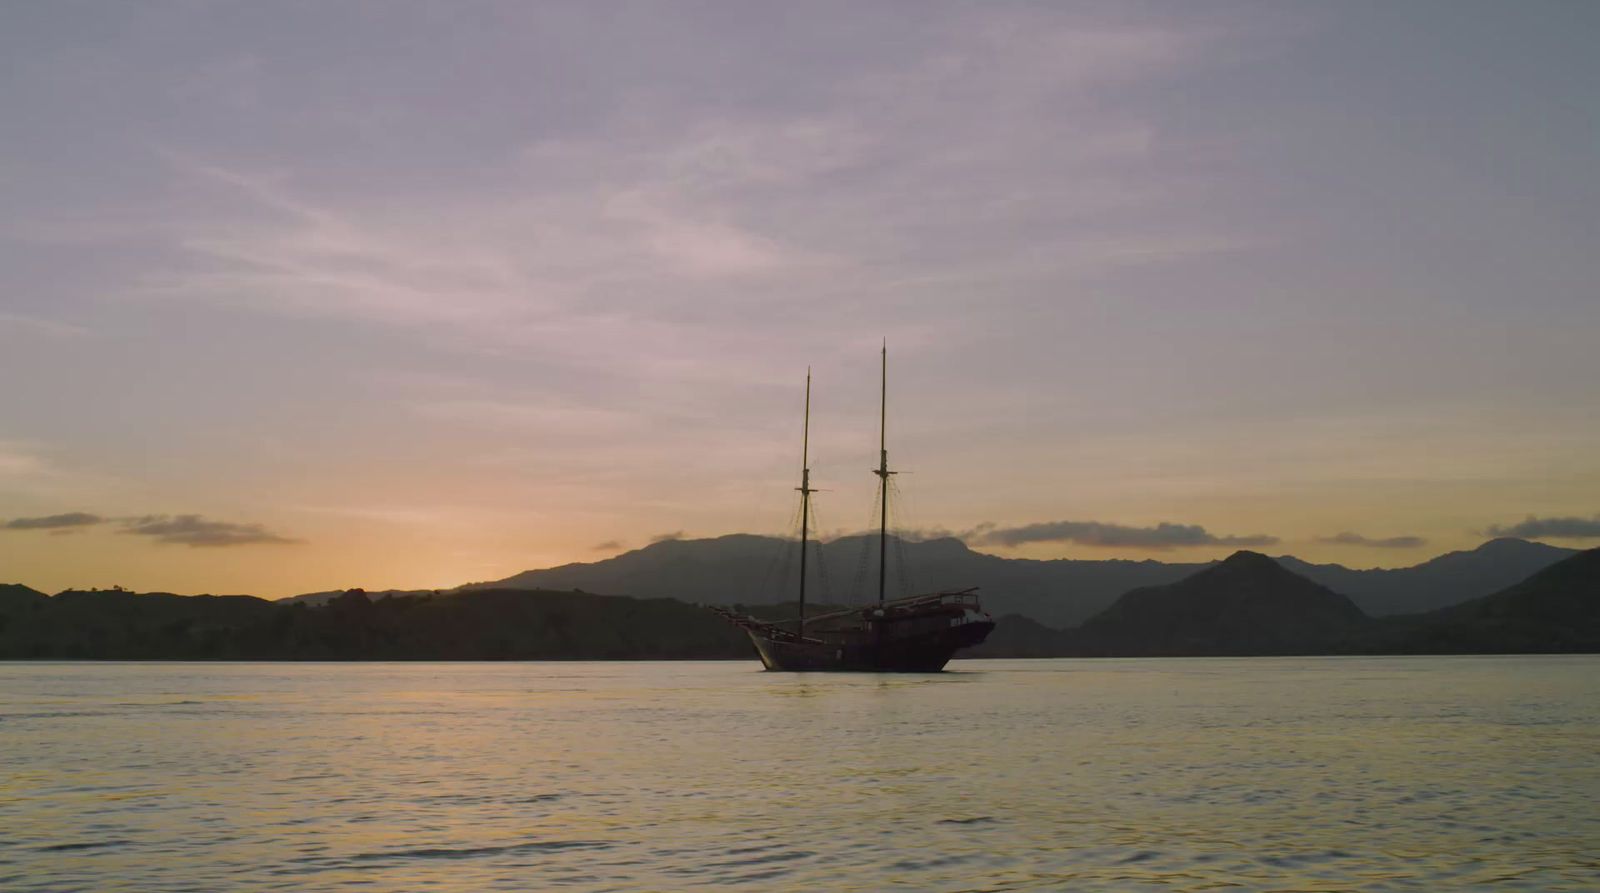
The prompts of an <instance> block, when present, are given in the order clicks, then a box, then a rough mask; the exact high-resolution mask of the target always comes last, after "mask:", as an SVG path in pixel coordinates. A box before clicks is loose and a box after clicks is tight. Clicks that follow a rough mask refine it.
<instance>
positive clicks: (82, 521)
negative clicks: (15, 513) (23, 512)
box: [0, 512, 106, 530]
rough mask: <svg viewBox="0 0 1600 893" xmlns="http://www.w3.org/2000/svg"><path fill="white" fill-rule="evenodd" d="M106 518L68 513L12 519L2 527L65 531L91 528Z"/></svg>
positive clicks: (85, 513) (84, 513) (81, 513)
mask: <svg viewBox="0 0 1600 893" xmlns="http://www.w3.org/2000/svg"><path fill="white" fill-rule="evenodd" d="M105 520H106V519H105V518H102V517H100V516H99V515H91V514H89V513H88V512H66V513H64V514H60V515H44V516H42V517H38V518H12V519H11V520H10V521H7V522H6V523H5V524H3V525H0V527H4V528H5V529H6V530H63V529H73V528H79V527H91V526H93V525H95V524H102V523H104V522H105Z"/></svg>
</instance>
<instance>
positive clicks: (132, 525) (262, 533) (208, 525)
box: [121, 515, 300, 546]
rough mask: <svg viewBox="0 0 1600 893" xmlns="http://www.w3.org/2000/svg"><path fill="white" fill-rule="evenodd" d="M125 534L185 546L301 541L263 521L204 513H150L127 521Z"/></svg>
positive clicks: (283, 543) (286, 543) (123, 528)
mask: <svg viewBox="0 0 1600 893" xmlns="http://www.w3.org/2000/svg"><path fill="white" fill-rule="evenodd" d="M121 532H122V533H128V534H132V535H134V536H147V537H150V538H152V539H154V540H155V541H156V542H158V543H174V544H177V545H183V546H248V545H255V544H258V543H259V544H276V545H289V544H293V543H298V542H300V540H297V539H291V538H289V537H286V536H280V535H279V534H276V533H273V532H272V531H270V530H268V529H266V527H264V526H263V525H260V524H235V523H232V522H229V521H211V520H208V519H206V518H203V517H201V516H200V515H146V516H144V517H142V518H130V519H128V520H126V521H124V522H123V526H122V531H121Z"/></svg>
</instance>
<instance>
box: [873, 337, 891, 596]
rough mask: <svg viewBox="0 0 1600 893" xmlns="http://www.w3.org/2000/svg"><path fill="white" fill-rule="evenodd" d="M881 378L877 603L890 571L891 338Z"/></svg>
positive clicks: (877, 473) (876, 471) (884, 356)
mask: <svg viewBox="0 0 1600 893" xmlns="http://www.w3.org/2000/svg"><path fill="white" fill-rule="evenodd" d="M882 367H883V368H882V377H881V379H880V385H879V393H878V467H877V468H876V469H875V470H874V471H873V472H872V473H873V474H875V475H877V476H878V481H879V484H878V486H879V487H881V488H882V491H883V498H882V499H880V500H878V504H879V507H880V508H881V510H882V514H880V515H879V516H878V604H879V605H882V604H883V593H884V588H885V584H886V583H887V581H888V572H889V475H891V474H894V472H892V471H890V470H889V446H888V443H889V434H888V427H889V339H887V338H885V339H884V340H883V352H882Z"/></svg>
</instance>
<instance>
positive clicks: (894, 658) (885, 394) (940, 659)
mask: <svg viewBox="0 0 1600 893" xmlns="http://www.w3.org/2000/svg"><path fill="white" fill-rule="evenodd" d="M881 369H882V378H881V381H880V393H879V397H880V402H879V428H878V467H877V468H875V469H873V470H872V473H873V474H874V475H877V477H878V496H879V498H878V507H879V512H880V514H879V516H878V599H877V602H876V604H872V605H868V606H865V607H858V608H849V609H847V610H840V611H831V612H829V613H826V614H820V615H817V616H815V617H809V618H808V617H806V549H807V547H808V546H809V545H810V532H811V531H810V528H811V494H813V493H815V492H816V490H814V489H813V488H812V487H811V468H810V444H811V373H810V372H809V371H807V372H806V403H805V423H804V425H803V426H802V429H801V432H802V433H801V449H800V486H799V487H797V488H795V489H796V490H798V491H799V493H800V592H799V600H798V601H799V608H798V611H797V616H796V617H795V618H794V620H792V621H770V620H763V619H760V618H757V617H754V616H751V615H749V614H745V613H742V612H739V611H734V610H730V609H727V608H713V609H712V610H714V611H716V612H717V613H718V614H720V615H722V616H723V617H724V618H725V619H727V620H728V621H729V622H730V623H732V624H734V625H735V626H737V627H739V628H740V629H742V630H744V631H745V633H746V634H747V635H748V636H749V637H750V642H751V644H752V645H754V646H755V649H756V653H757V654H758V655H759V656H760V657H761V663H762V665H763V666H765V667H766V668H767V669H768V670H780V671H853V672H907V673H936V672H939V671H940V670H943V669H944V665H945V664H946V663H948V662H949V661H950V658H951V657H952V656H953V655H954V654H955V652H956V651H957V650H958V649H961V648H966V647H970V646H972V645H977V644H978V643H980V642H982V641H983V640H984V639H985V638H987V637H988V635H989V632H990V630H993V629H994V620H993V619H992V618H991V617H990V616H989V615H988V614H987V613H986V612H985V611H984V610H983V606H982V605H981V604H980V603H979V600H978V592H977V589H976V588H968V589H959V590H946V591H940V592H933V593H929V594H926V595H914V596H910V597H906V598H897V599H887V598H885V586H886V583H887V580H888V558H889V554H888V550H889V494H890V490H891V488H890V486H889V479H890V477H891V476H893V475H894V474H895V473H896V472H894V471H890V470H889V449H888V434H887V428H888V398H889V350H888V346H887V344H886V345H885V346H884V348H883V351H882V354H881Z"/></svg>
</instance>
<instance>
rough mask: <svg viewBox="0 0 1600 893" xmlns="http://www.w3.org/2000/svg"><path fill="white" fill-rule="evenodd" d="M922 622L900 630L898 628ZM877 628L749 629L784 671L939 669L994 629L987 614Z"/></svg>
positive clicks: (768, 659)
mask: <svg viewBox="0 0 1600 893" xmlns="http://www.w3.org/2000/svg"><path fill="white" fill-rule="evenodd" d="M902 626H904V627H918V628H917V629H914V630H913V629H897V627H902ZM883 627H884V628H883V629H882V632H881V635H880V634H879V632H878V631H877V630H875V629H871V628H868V629H864V630H848V631H832V632H817V633H812V634H810V635H808V636H807V638H805V639H796V638H795V637H792V636H784V637H778V636H774V635H772V634H770V633H769V632H768V631H766V630H762V629H758V628H747V629H746V630H745V632H746V633H747V634H748V635H749V636H750V642H751V644H753V645H754V646H755V648H756V653H757V654H758V655H759V656H760V657H761V664H762V666H764V667H766V668H767V669H768V670H775V671H783V672H853V673H937V672H939V671H940V670H943V669H944V665H945V664H946V663H949V661H950V658H951V657H952V656H954V655H955V653H956V651H957V650H959V649H962V648H969V647H971V646H973V645H977V644H978V643H980V642H982V641H983V640H984V639H985V638H987V637H988V635H989V631H990V630H992V629H994V622H993V621H992V620H988V619H987V618H985V619H982V620H966V621H963V622H960V623H956V624H951V625H943V626H940V627H937V628H933V629H929V628H928V624H926V623H919V624H900V623H886V624H883Z"/></svg>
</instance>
